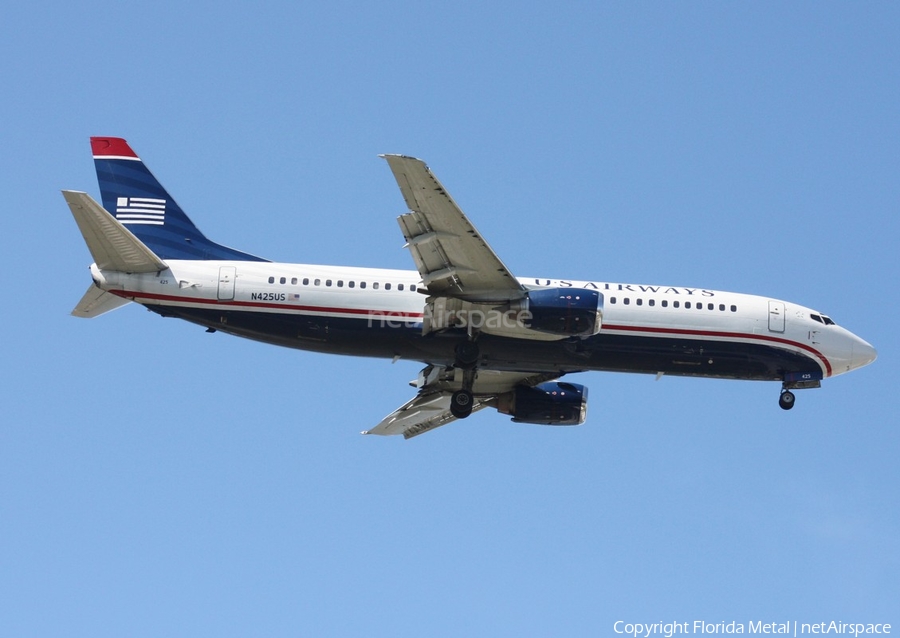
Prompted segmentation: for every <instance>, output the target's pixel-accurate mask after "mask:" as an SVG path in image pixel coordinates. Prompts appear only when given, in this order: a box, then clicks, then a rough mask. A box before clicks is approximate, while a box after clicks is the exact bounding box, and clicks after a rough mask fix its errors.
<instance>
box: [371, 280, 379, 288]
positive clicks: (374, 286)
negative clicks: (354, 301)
mask: <svg viewBox="0 0 900 638" xmlns="http://www.w3.org/2000/svg"><path fill="white" fill-rule="evenodd" d="M372 290H378V282H377V281H376V282H374V283H373V284H372Z"/></svg>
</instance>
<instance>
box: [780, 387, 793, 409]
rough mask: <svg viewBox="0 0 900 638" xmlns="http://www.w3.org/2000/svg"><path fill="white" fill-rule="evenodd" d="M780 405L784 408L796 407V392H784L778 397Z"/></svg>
mask: <svg viewBox="0 0 900 638" xmlns="http://www.w3.org/2000/svg"><path fill="white" fill-rule="evenodd" d="M778 405H779V407H781V409H782V410H790V409H791V408H792V407H794V393H793V392H791V391H790V390H785V391H784V392H782V393H781V396H780V397H778Z"/></svg>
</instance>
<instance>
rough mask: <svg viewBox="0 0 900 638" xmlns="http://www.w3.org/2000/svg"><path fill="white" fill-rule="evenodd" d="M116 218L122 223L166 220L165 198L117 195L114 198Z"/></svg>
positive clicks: (145, 222)
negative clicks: (117, 196)
mask: <svg viewBox="0 0 900 638" xmlns="http://www.w3.org/2000/svg"><path fill="white" fill-rule="evenodd" d="M116 219H118V220H119V221H120V222H122V223H123V224H152V225H154V226H162V225H163V224H164V223H165V222H166V200H164V199H156V198H153V197H119V198H117V199H116Z"/></svg>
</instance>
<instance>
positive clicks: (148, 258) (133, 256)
mask: <svg viewBox="0 0 900 638" xmlns="http://www.w3.org/2000/svg"><path fill="white" fill-rule="evenodd" d="M62 193H63V197H65V198H66V202H67V203H68V204H69V208H70V209H71V210H72V215H73V216H74V217H75V222H76V223H77V224H78V229H79V230H80V231H81V234H82V235H83V236H84V241H85V242H86V243H87V246H88V250H90V251H91V256H93V258H94V262H95V263H96V264H97V267H98V268H100V269H101V270H116V271H119V272H128V273H134V272H159V271H162V270H166V269H167V268H168V267H169V266H168V265H167V264H166V262H164V261H163V260H162V259H160V258H159V257H157V256H156V254H155V253H154V252H153V251H152V250H150V249H149V248H147V246H146V245H144V243H143V242H141V240H140V239H138V238H137V237H135V236H134V235H133V234H132V232H131V231H130V230H128V229H127V228H125V227H124V226H123V225H122V224H121V222H119V221H118V220H117V219H116V218H115V217H113V216H112V215H110V214H109V213H108V212H107V211H106V210H105V209H104V208H103V207H102V206H100V204H98V203H97V202H96V201H94V200H93V199H92V198H91V196H90V195H88V194H87V193H81V192H78V191H63V192H62Z"/></svg>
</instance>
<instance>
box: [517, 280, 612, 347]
mask: <svg viewBox="0 0 900 638" xmlns="http://www.w3.org/2000/svg"><path fill="white" fill-rule="evenodd" d="M527 308H528V312H529V313H530V315H531V317H530V319H529V320H528V321H527V322H526V323H527V325H528V327H529V328H530V329H531V330H537V331H538V332H546V333H550V334H555V335H568V336H573V337H589V336H591V335H595V334H597V333H598V332H600V325H601V323H602V319H603V296H602V295H601V294H600V293H599V292H597V291H596V290H589V289H587V288H546V289H543V290H530V291H529V292H528V305H527Z"/></svg>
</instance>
